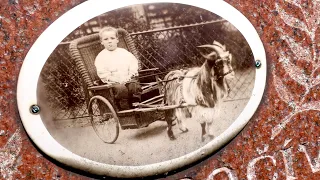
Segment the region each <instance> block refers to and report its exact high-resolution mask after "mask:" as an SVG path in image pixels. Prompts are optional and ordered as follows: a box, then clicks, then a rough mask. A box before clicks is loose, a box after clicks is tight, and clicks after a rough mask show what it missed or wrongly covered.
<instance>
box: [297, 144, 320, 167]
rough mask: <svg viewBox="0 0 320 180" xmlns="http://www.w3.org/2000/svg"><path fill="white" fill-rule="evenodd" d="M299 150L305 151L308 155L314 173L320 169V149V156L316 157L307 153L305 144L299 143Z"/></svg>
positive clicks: (319, 154) (319, 153)
mask: <svg viewBox="0 0 320 180" xmlns="http://www.w3.org/2000/svg"><path fill="white" fill-rule="evenodd" d="M299 151H300V152H304V154H305V155H306V157H307V159H308V162H309V165H310V167H311V170H312V172H313V173H316V172H318V171H320V150H319V152H318V157H317V158H314V159H311V158H310V156H309V154H308V153H307V149H306V147H305V146H304V145H299Z"/></svg>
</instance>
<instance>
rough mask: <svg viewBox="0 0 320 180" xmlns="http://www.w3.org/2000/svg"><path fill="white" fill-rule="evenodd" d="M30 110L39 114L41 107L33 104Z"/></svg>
mask: <svg viewBox="0 0 320 180" xmlns="http://www.w3.org/2000/svg"><path fill="white" fill-rule="evenodd" d="M30 111H31V113H32V114H39V112H40V107H39V106H38V105H32V106H31V107H30Z"/></svg>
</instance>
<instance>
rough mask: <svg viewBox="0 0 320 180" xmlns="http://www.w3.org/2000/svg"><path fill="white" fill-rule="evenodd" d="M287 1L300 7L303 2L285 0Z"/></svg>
mask: <svg viewBox="0 0 320 180" xmlns="http://www.w3.org/2000/svg"><path fill="white" fill-rule="evenodd" d="M285 1H286V2H288V3H290V4H294V5H296V6H298V7H300V4H301V0H285Z"/></svg>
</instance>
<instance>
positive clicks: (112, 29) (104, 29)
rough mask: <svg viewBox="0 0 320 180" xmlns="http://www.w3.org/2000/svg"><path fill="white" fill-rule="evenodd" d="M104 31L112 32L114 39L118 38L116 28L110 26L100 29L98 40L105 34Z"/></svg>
mask: <svg viewBox="0 0 320 180" xmlns="http://www.w3.org/2000/svg"><path fill="white" fill-rule="evenodd" d="M105 31H113V32H115V33H116V37H117V38H118V36H119V34H118V30H117V29H116V28H114V27H111V26H107V27H104V28H102V29H100V31H99V37H100V39H101V37H102V33H103V32H105Z"/></svg>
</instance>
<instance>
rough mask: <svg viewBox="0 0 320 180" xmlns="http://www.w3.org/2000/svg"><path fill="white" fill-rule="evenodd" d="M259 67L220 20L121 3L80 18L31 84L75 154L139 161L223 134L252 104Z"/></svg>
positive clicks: (169, 155) (47, 119)
mask: <svg viewBox="0 0 320 180" xmlns="http://www.w3.org/2000/svg"><path fill="white" fill-rule="evenodd" d="M255 75H256V67H255V61H254V57H253V53H252V50H251V48H250V46H249V44H248V43H247V41H246V39H245V38H244V36H243V35H242V34H241V32H240V31H238V29H237V28H236V27H235V26H233V25H232V24H231V23H229V22H228V21H227V20H225V19H223V18H221V17H220V16H218V15H216V14H215V13H214V12H210V11H207V10H204V9H200V8H197V7H194V6H189V5H184V4H176V3H154V4H152V3H150V4H138V5H134V6H128V7H123V8H120V9H116V10H113V11H109V12H106V13H104V14H101V15H99V16H97V17H94V18H92V19H90V20H89V21H87V22H84V23H83V24H82V25H81V26H79V27H78V28H76V29H75V30H74V31H72V32H70V33H69V35H68V36H66V37H65V38H64V40H63V41H62V42H61V43H60V44H59V45H58V46H57V47H56V48H55V50H54V51H53V52H52V53H51V55H50V56H49V58H48V59H47V61H46V63H45V65H44V66H43V69H42V71H41V75H40V77H39V81H38V86H37V99H38V105H39V106H40V107H41V112H40V116H41V119H42V120H43V123H44V124H45V127H46V128H47V130H48V131H49V133H50V135H51V136H52V137H53V138H54V139H55V140H56V141H57V142H58V143H59V144H61V145H62V146H63V147H65V148H66V149H68V150H69V151H71V152H73V153H74V154H77V155H79V156H81V157H84V158H87V159H90V160H93V161H97V162H101V163H106V164H111V165H119V166H140V165H149V164H154V163H159V162H163V161H168V160H172V159H175V158H179V157H182V156H184V155H186V154H189V153H191V152H193V151H195V150H198V149H200V148H202V147H203V146H205V145H206V144H208V143H209V142H212V141H214V140H215V139H216V138H217V137H219V136H221V135H223V132H225V131H226V130H227V129H228V128H229V127H230V126H231V124H232V123H234V122H235V121H236V119H237V118H238V117H239V115H240V114H241V112H242V111H243V110H244V108H245V107H246V105H247V103H248V102H249V100H250V98H251V96H252V91H253V88H254V84H255Z"/></svg>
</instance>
